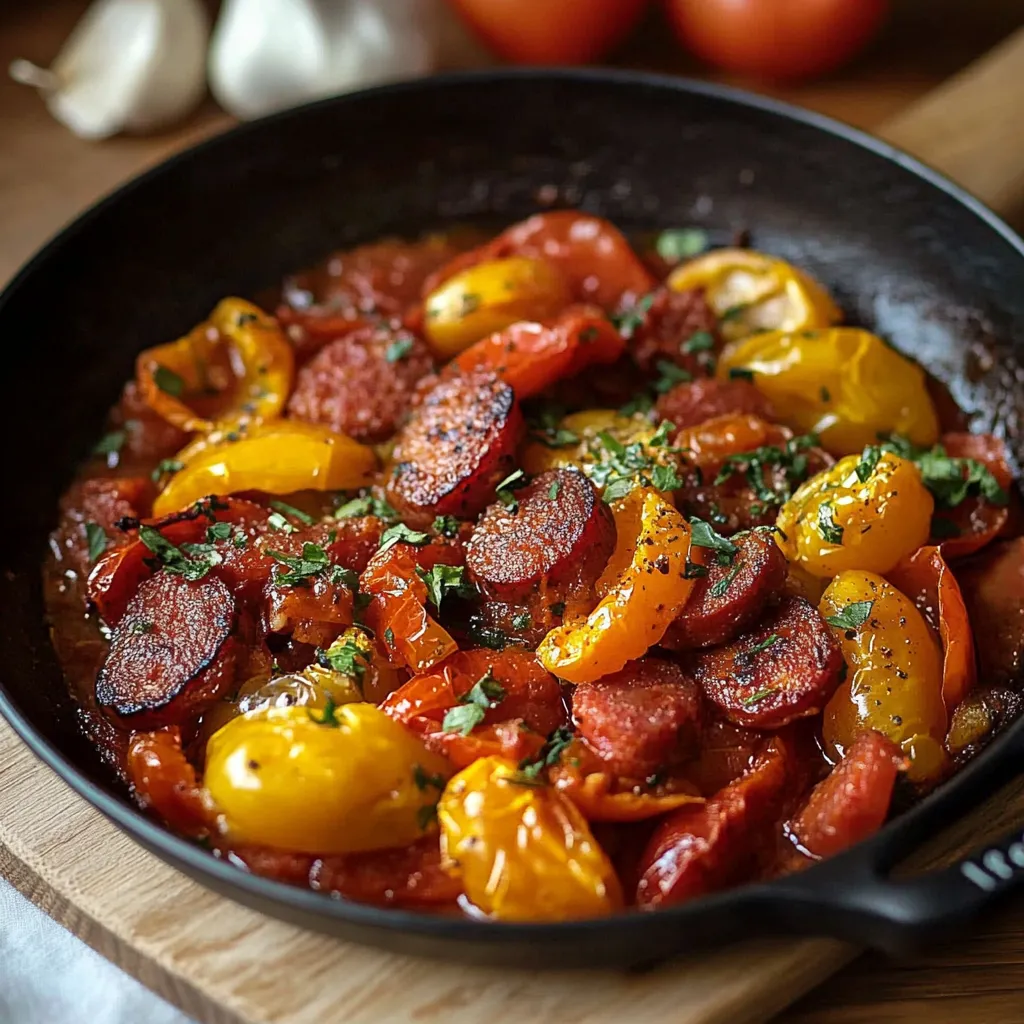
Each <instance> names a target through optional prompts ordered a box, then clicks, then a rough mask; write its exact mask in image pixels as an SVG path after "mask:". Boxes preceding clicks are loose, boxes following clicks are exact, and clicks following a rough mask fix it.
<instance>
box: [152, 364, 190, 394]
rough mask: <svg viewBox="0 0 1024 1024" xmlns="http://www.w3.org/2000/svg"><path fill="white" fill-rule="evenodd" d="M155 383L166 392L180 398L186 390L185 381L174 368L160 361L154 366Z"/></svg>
mask: <svg viewBox="0 0 1024 1024" xmlns="http://www.w3.org/2000/svg"><path fill="white" fill-rule="evenodd" d="M153 383H154V384H156V386H157V387H158V388H159V389H160V390H161V391H162V392H163V393H164V394H165V395H170V396H171V397H172V398H179V397H180V396H181V395H182V394H183V393H184V391H185V381H184V379H183V378H182V377H180V376H179V375H178V374H176V373H175V372H174V371H173V370H168V369H167V367H166V366H161V365H160V364H159V363H158V364H157V365H156V366H155V367H154V368H153Z"/></svg>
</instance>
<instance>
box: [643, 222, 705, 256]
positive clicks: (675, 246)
mask: <svg viewBox="0 0 1024 1024" xmlns="http://www.w3.org/2000/svg"><path fill="white" fill-rule="evenodd" d="M707 247H708V233H707V232H706V231H705V230H704V229H703V228H668V229H666V230H665V231H662V233H661V234H660V235H658V237H657V239H655V242H654V249H655V251H656V252H657V254H658V255H659V256H660V257H661V258H662V259H663V260H664V261H665V262H666V263H679V262H681V261H682V260H685V259H689V258H690V257H691V256H697V255H699V254H700V253H702V252H704V250H705V249H707Z"/></svg>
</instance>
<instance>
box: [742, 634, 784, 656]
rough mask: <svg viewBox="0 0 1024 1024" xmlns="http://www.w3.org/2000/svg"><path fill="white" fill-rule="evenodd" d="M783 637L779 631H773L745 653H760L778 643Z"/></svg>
mask: <svg viewBox="0 0 1024 1024" xmlns="http://www.w3.org/2000/svg"><path fill="white" fill-rule="evenodd" d="M781 639H782V637H781V636H779V634H778V633H772V634H770V635H769V636H766V637H765V638H764V639H763V640H762V641H761V642H760V643H757V644H754V646H753V647H751V648H749V649H748V650H747V651H745V652H744V653H745V654H760V653H761V652H762V651H767V650H768V648H769V647H771V646H772V644H777V643H778V642H779V641H780V640H781Z"/></svg>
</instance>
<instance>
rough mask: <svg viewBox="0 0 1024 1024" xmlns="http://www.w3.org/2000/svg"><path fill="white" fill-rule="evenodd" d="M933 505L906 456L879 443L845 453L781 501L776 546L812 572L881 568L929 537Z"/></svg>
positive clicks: (884, 569)
mask: <svg viewBox="0 0 1024 1024" xmlns="http://www.w3.org/2000/svg"><path fill="white" fill-rule="evenodd" d="M874 456H877V459H876V458H874ZM934 504H935V503H934V500H933V498H932V496H931V494H930V493H929V492H928V490H927V489H926V488H925V486H924V484H923V483H922V481H921V472H920V470H919V469H918V468H917V466H915V465H914V463H913V462H911V461H910V460H909V459H904V458H901V457H900V456H899V455H895V454H893V453H892V452H879V451H878V450H877V449H876V450H875V452H874V453H873V456H872V457H871V458H868V459H866V460H865V459H864V458H862V457H861V456H859V455H849V456H847V457H846V458H845V459H840V460H839V461H838V462H837V463H836V464H835V465H834V466H832V467H831V468H830V469H826V470H824V471H823V472H821V473H818V474H817V476H813V477H811V479H810V480H808V481H807V482H806V483H805V484H803V485H802V486H801V487H800V488H799V489H798V490H797V492H796V493H795V494H794V495H793V497H792V498H791V499H790V500H789V501H787V502H786V503H785V505H783V506H782V509H781V510H780V512H779V518H778V521H777V525H778V528H779V530H780V531H781V533H780V534H779V535H778V542H779V546H780V547H781V548H782V550H783V551H784V552H785V555H786V557H787V558H788V559H789V560H790V561H791V562H795V563H797V564H799V565H800V566H801V568H803V569H804V570H806V571H807V572H809V573H811V574H812V575H813V576H826V577H827V576H835V574H836V573H838V572H842V571H843V570H844V569H867V570H869V571H871V572H877V573H883V574H884V573H887V572H888V571H889V570H890V569H892V567H893V566H894V565H896V563H897V562H898V561H899V560H900V559H901V558H903V557H905V556H906V555H909V554H910V553H911V552H912V551H915V550H917V548H919V547H920V546H921V545H922V544H923V543H924V542H925V541H926V540H927V539H928V532H929V530H930V529H931V521H932V509H933V507H934Z"/></svg>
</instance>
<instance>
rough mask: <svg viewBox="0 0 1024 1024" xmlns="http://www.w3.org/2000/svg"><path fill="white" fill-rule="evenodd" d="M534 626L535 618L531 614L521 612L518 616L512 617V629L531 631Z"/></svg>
mask: <svg viewBox="0 0 1024 1024" xmlns="http://www.w3.org/2000/svg"><path fill="white" fill-rule="evenodd" d="M532 625H533V617H532V616H531V615H530V613H529V612H519V614H518V615H513V616H512V628H513V629H518V630H523V629H529V628H530V627H531V626H532Z"/></svg>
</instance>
